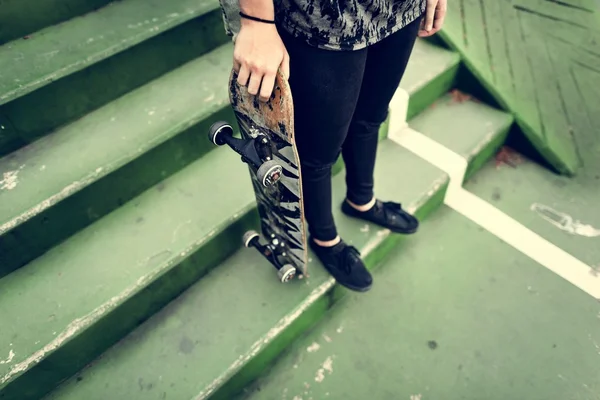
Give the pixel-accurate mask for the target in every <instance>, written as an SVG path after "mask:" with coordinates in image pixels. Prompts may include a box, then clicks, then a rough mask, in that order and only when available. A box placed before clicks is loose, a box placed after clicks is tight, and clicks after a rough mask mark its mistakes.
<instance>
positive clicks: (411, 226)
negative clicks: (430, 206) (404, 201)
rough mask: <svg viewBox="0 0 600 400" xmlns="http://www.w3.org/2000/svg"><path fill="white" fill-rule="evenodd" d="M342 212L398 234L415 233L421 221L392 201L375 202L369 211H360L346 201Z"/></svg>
mask: <svg viewBox="0 0 600 400" xmlns="http://www.w3.org/2000/svg"><path fill="white" fill-rule="evenodd" d="M342 212H343V213H344V214H346V215H348V216H350V217H354V218H360V219H364V220H366V221H369V222H373V223H374V224H377V225H380V226H383V227H384V228H388V229H389V230H391V231H392V232H396V233H415V232H416V231H417V228H418V227H419V221H418V220H417V219H416V218H415V217H413V216H412V215H410V214H408V213H407V212H406V211H404V210H403V209H402V205H401V204H399V203H393V202H391V201H388V202H385V203H384V202H382V201H380V200H376V201H375V205H374V206H373V207H371V208H370V209H369V210H367V211H358V210H357V209H356V208H354V207H352V206H351V205H350V204H348V202H347V201H346V200H344V202H343V203H342Z"/></svg>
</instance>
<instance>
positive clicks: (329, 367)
mask: <svg viewBox="0 0 600 400" xmlns="http://www.w3.org/2000/svg"><path fill="white" fill-rule="evenodd" d="M325 372H328V373H329V375H331V374H332V373H333V358H332V357H331V356H329V357H327V358H326V359H325V361H324V362H323V364H322V365H321V368H319V369H318V370H317V374H316V376H315V381H317V382H319V383H321V382H323V380H324V379H325Z"/></svg>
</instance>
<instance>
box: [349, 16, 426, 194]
mask: <svg viewBox="0 0 600 400" xmlns="http://www.w3.org/2000/svg"><path fill="white" fill-rule="evenodd" d="M419 24H420V19H418V20H416V21H414V22H412V23H411V24H409V25H407V26H406V27H404V28H403V29H401V30H400V31H398V32H396V33H394V34H393V35H392V36H390V37H388V38H386V39H384V40H382V41H381V42H379V43H376V44H374V45H373V46H371V47H369V49H368V53H367V61H366V67H365V74H364V78H363V84H362V88H361V91H360V97H359V99H358V104H357V107H356V111H355V113H354V116H353V119H352V123H351V125H350V128H349V132H348V138H347V139H346V141H345V143H344V146H343V153H342V154H343V157H344V163H345V165H346V183H347V199H348V200H349V201H350V202H352V203H353V204H355V205H367V204H369V203H372V200H373V199H374V195H373V185H374V182H373V170H374V167H375V155H376V152H377V143H378V135H379V128H380V126H381V124H382V123H383V122H384V121H385V119H386V117H387V114H388V106H389V103H390V101H391V99H392V96H393V95H394V93H395V91H396V89H397V88H398V85H399V84H400V80H401V79H402V76H403V75H404V71H405V70H406V64H407V63H408V59H409V57H410V54H411V52H412V49H413V45H414V42H415V39H416V37H417V33H418V29H419Z"/></svg>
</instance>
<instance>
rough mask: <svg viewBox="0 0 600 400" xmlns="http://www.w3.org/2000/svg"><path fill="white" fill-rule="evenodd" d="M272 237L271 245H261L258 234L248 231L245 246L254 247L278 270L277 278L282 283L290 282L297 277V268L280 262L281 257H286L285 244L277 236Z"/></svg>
mask: <svg viewBox="0 0 600 400" xmlns="http://www.w3.org/2000/svg"><path fill="white" fill-rule="evenodd" d="M271 236H272V237H271V241H270V242H269V243H267V244H261V243H260V235H259V234H258V232H256V231H248V232H246V233H245V234H244V236H243V238H242V240H243V242H244V246H246V247H254V248H255V249H256V250H258V252H259V253H261V254H262V255H263V257H265V258H266V259H267V260H268V261H269V262H270V263H271V264H272V265H273V266H274V267H275V268H276V269H277V276H278V277H279V280H280V281H281V283H286V282H289V281H291V280H292V279H293V278H294V276H296V268H295V267H294V266H293V265H292V264H283V263H281V262H280V261H279V256H282V257H285V243H284V242H283V241H281V240H280V239H277V238H276V237H275V235H271Z"/></svg>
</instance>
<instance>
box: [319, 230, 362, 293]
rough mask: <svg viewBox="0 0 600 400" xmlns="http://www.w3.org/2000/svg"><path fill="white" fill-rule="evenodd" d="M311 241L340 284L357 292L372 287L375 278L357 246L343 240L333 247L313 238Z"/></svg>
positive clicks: (326, 266)
mask: <svg viewBox="0 0 600 400" xmlns="http://www.w3.org/2000/svg"><path fill="white" fill-rule="evenodd" d="M309 243H310V247H311V249H312V250H313V251H314V252H315V254H316V255H317V257H318V258H319V260H321V262H322V263H323V266H324V267H325V269H326V270H327V271H328V272H329V273H330V274H331V275H332V276H333V277H334V278H335V280H336V281H337V282H338V283H339V284H340V285H342V286H345V287H347V288H348V289H351V290H355V291H357V292H366V291H367V290H369V289H370V288H371V285H372V284H373V278H372V277H371V274H370V273H369V271H368V270H367V268H366V267H365V265H364V263H363V262H362V260H361V258H360V253H359V252H358V250H356V248H354V247H353V246H350V245H347V244H346V243H344V241H343V240H340V242H339V243H338V244H336V245H335V246H331V247H323V246H319V245H318V244H317V243H315V241H314V240H313V239H312V238H309Z"/></svg>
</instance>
